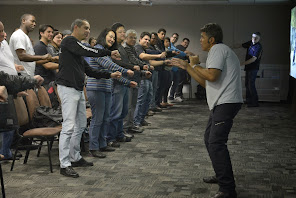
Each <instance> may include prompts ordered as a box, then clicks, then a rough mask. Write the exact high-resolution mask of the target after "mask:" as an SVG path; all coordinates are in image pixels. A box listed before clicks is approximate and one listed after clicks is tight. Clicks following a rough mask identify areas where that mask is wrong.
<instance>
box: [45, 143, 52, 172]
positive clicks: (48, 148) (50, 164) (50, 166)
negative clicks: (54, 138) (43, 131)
mask: <svg viewBox="0 0 296 198" xmlns="http://www.w3.org/2000/svg"><path fill="white" fill-rule="evenodd" d="M46 142H47V150H48V159H49V168H50V172H51V173H53V171H52V163H51V155H50V143H49V141H48V139H46Z"/></svg>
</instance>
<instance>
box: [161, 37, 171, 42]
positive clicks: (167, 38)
mask: <svg viewBox="0 0 296 198" xmlns="http://www.w3.org/2000/svg"><path fill="white" fill-rule="evenodd" d="M163 40H164V41H165V40H168V41H169V42H171V39H170V38H169V37H164V39H163Z"/></svg>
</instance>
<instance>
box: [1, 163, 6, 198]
mask: <svg viewBox="0 0 296 198" xmlns="http://www.w3.org/2000/svg"><path fill="white" fill-rule="evenodd" d="M0 177H1V190H2V198H5V188H4V179H3V173H2V166H1V163H0Z"/></svg>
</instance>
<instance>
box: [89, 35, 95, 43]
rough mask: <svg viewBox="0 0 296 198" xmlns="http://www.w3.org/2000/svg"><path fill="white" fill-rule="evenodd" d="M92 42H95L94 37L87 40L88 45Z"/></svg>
mask: <svg viewBox="0 0 296 198" xmlns="http://www.w3.org/2000/svg"><path fill="white" fill-rule="evenodd" d="M92 40H96V39H95V38H94V37H90V38H89V40H88V43H89V44H90V43H91V42H92Z"/></svg>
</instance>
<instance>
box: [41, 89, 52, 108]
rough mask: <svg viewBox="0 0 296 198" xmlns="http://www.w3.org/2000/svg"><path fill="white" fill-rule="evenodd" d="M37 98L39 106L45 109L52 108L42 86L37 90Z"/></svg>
mask: <svg viewBox="0 0 296 198" xmlns="http://www.w3.org/2000/svg"><path fill="white" fill-rule="evenodd" d="M37 96H38V100H39V103H40V105H41V106H46V107H50V108H51V107H52V105H51V101H50V98H49V96H48V93H47V91H46V89H45V88H44V87H43V86H41V87H40V88H38V94H37Z"/></svg>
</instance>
